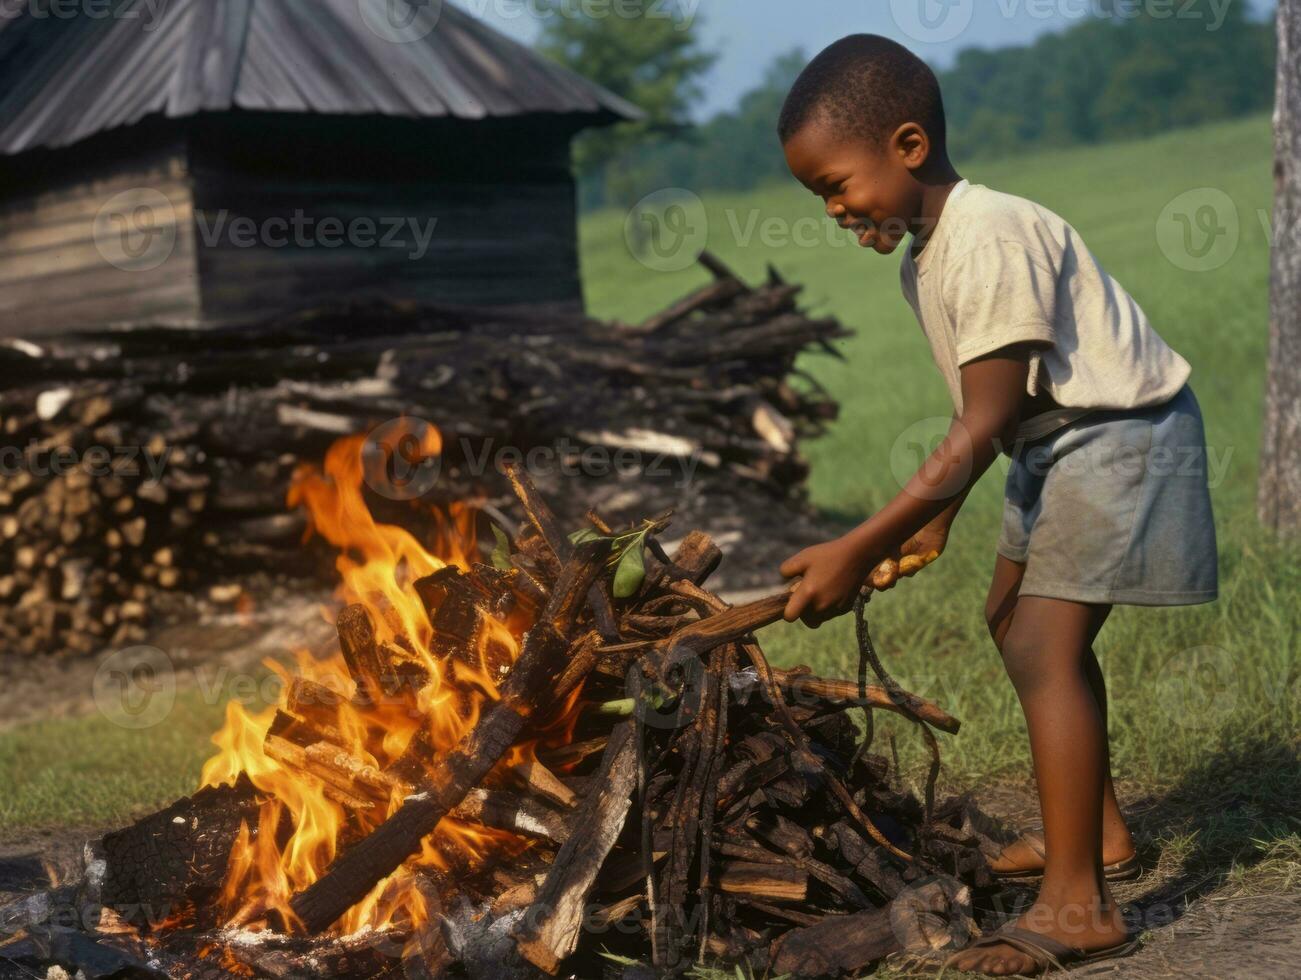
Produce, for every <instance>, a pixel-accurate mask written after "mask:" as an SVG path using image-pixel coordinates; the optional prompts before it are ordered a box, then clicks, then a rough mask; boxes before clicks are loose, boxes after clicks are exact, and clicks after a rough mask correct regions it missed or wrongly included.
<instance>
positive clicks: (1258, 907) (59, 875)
mask: <svg viewBox="0 0 1301 980" xmlns="http://www.w3.org/2000/svg"><path fill="white" fill-rule="evenodd" d="M106 829H110V828H93V827H79V828H71V829H60V830H55V831H47V832H44V833H41V834H38V835H28V836H20V837H11V838H9V839H7V840H3V839H0V906H2V905H4V904H5V903H6V902H8V901H10V900H11V899H14V898H18V897H20V896H21V895H22V894H24V893H26V892H28V891H31V890H34V889H38V888H47V887H49V886H50V884H51V883H52V881H53V882H57V881H60V880H67V878H68V877H69V876H72V875H75V874H76V873H77V872H78V870H79V867H80V857H79V856H80V854H81V848H82V844H83V843H84V842H85V841H86V840H88V839H90V838H92V837H95V836H97V834H99V833H102V832H103V831H104V830H106ZM1162 891H1163V889H1162V886H1161V883H1160V882H1153V881H1152V879H1151V876H1147V877H1145V878H1144V879H1140V880H1139V881H1137V882H1133V883H1130V884H1127V885H1124V886H1121V888H1120V889H1118V897H1120V898H1121V899H1122V900H1123V901H1126V902H1132V903H1134V907H1135V909H1136V911H1137V912H1138V913H1139V914H1141V915H1145V916H1147V917H1148V921H1149V924H1150V925H1151V928H1150V929H1149V931H1148V932H1147V933H1146V936H1145V939H1144V943H1143V947H1142V949H1141V950H1140V951H1139V952H1138V953H1136V954H1135V955H1134V956H1132V957H1130V958H1129V959H1127V960H1122V961H1116V962H1112V963H1105V964H1099V965H1097V966H1094V967H1086V968H1083V969H1080V970H1076V971H1073V975H1074V976H1078V977H1109V978H1110V977H1114V978H1122V980H1158V978H1176V977H1177V978H1197V980H1203V978H1204V980H1231V978H1238V977H1244V978H1246V977H1250V978H1252V980H1266V978H1275V977H1277V978H1280V980H1281V978H1288V980H1291V978H1294V977H1296V976H1297V975H1298V964H1301V891H1294V892H1289V893H1286V894H1280V895H1257V896H1251V897H1243V898H1224V899H1221V898H1217V897H1216V895H1215V893H1214V892H1211V893H1209V894H1206V895H1203V896H1201V897H1200V898H1196V899H1193V900H1192V901H1191V902H1190V903H1189V904H1188V905H1186V906H1184V905H1182V904H1181V903H1179V902H1174V903H1167V902H1165V901H1164V900H1163V899H1161V897H1160V896H1161V893H1162ZM1152 896H1156V900H1155V901H1154V900H1152ZM1171 919H1173V921H1170V920H1171ZM1158 923H1160V924H1158Z"/></svg>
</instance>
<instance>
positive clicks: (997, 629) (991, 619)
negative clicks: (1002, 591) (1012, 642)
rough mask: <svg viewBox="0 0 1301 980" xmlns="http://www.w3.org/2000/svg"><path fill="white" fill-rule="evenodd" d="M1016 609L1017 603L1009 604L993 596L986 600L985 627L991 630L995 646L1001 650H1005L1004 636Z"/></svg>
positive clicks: (990, 633)
mask: <svg viewBox="0 0 1301 980" xmlns="http://www.w3.org/2000/svg"><path fill="white" fill-rule="evenodd" d="M1015 608H1016V603H1015V602H1013V603H1008V602H1007V601H1006V600H1005V599H1002V598H999V597H995V596H992V595H991V596H990V597H989V598H988V599H986V600H985V625H986V626H987V627H988V628H989V635H990V636H991V637H993V639H994V645H995V646H997V647H998V648H999V649H1000V650H1002V648H1003V636H1004V634H1006V633H1007V631H1008V627H1009V625H1010V622H1011V619H1012V610H1013V609H1015Z"/></svg>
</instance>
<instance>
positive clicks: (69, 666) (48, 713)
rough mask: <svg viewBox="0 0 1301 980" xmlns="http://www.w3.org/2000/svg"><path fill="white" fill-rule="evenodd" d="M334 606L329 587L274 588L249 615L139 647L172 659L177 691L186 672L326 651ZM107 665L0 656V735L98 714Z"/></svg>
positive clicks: (189, 626)
mask: <svg viewBox="0 0 1301 980" xmlns="http://www.w3.org/2000/svg"><path fill="white" fill-rule="evenodd" d="M329 601H330V590H329V589H326V588H320V589H318V590H316V591H310V590H300V589H283V588H281V589H275V590H272V591H269V592H267V593H265V594H260V595H259V596H258V597H257V601H256V603H255V605H254V608H253V609H252V610H250V611H246V612H236V611H233V610H230V611H224V612H217V613H215V614H213V615H208V616H205V617H204V618H202V619H201V620H194V621H187V622H182V623H178V624H175V625H170V626H160V627H158V628H156V629H154V630H153V631H151V633H150V635H149V636H148V638H147V639H146V640H145V641H144V644H142V645H147V646H152V647H157V648H158V649H159V650H162V651H164V652H165V653H166V654H167V656H168V658H169V659H170V660H171V662H172V665H173V666H174V668H175V675H176V679H177V683H178V687H179V686H180V685H183V684H184V683H186V681H187V679H189V680H190V681H191V682H192V681H193V679H194V678H196V677H197V676H198V671H197V670H193V669H189V668H198V667H203V668H205V669H208V670H210V671H215V670H218V669H220V668H222V667H225V668H227V669H229V670H230V671H244V670H247V669H249V668H250V667H252V666H254V665H256V664H258V663H261V662H262V661H263V660H265V659H266V658H267V657H274V658H276V659H283V658H284V657H285V656H286V654H288V653H289V652H290V651H292V650H295V649H300V648H303V647H307V648H310V649H313V650H318V649H321V648H322V647H324V646H326V645H328V644H329V643H330V642H331V641H332V638H333V637H334V628H333V627H332V626H331V625H330V624H329V623H328V622H326V620H325V617H324V616H323V615H322V614H321V612H320V610H321V608H322V606H324V605H325V604H326V603H327V602H329ZM106 652H107V651H106ZM102 663H103V658H102V657H85V658H68V659H59V658H53V657H49V658H34V659H33V658H14V657H0V731H4V730H5V729H7V728H16V727H18V726H19V725H23V724H25V723H28V722H31V721H35V720H37V719H47V718H69V717H75V716H78V715H84V714H88V713H90V712H93V711H94V710H95V701H94V681H95V675H96V672H97V671H98V670H99V669H100V665H101V664H102Z"/></svg>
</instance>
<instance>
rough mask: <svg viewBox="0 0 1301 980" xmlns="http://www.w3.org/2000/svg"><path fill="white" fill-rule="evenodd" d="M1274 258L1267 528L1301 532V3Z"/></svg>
mask: <svg viewBox="0 0 1301 980" xmlns="http://www.w3.org/2000/svg"><path fill="white" fill-rule="evenodd" d="M1276 113H1277V115H1276V117H1275V146H1276V151H1275V163H1274V191H1275V197H1274V254H1273V275H1272V283H1273V285H1272V289H1271V307H1272V314H1271V321H1270V331H1269V379H1268V381H1267V387H1266V394H1265V426H1264V429H1265V433H1264V444H1263V446H1262V447H1261V455H1260V494H1259V499H1258V509H1259V513H1260V520H1261V523H1263V524H1265V525H1266V526H1267V527H1271V528H1273V529H1274V530H1276V531H1278V532H1280V533H1286V532H1292V533H1295V532H1296V531H1297V530H1298V529H1301V372H1298V370H1297V364H1298V363H1301V0H1279V3H1278V107H1277V110H1276Z"/></svg>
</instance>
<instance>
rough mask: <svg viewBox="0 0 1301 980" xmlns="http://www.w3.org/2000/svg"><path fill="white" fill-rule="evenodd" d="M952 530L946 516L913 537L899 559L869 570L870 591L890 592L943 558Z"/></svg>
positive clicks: (899, 555)
mask: <svg viewBox="0 0 1301 980" xmlns="http://www.w3.org/2000/svg"><path fill="white" fill-rule="evenodd" d="M951 526H952V516H951V515H950V514H948V513H945V514H941V515H940V516H939V517H937V518H936V519H935V520H933V521H931V523H929V524H927V525H926V526H925V527H924V528H922V529H921V530H920V531H918V532H917V533H916V534H914V535H913V536H912V537H911V538H909V539H908V541H907V542H905V543H904V546H903V547H902V548H900V549H899V554H898V555H896V556H895V557H894V558H887V559H886V560H885V561H883V562H881V564H879V565H877V566H876V568H874V569H873V570H872V574H871V575H870V576H869V577H868V581H869V582H870V583H871V585H872V588H874V589H876V590H877V591H878V592H885V591H886V590H888V589H893V588H894V587H895V585H896V584H897V583H898V581H899V579H901V578H911V577H912V576H914V575H916V574H917V573H918V572H920V571H921V570H922V569H923V568H925V567H926V566H927V565H929V564H930V563H931V562H933V561H935V559H936V558H938V557H940V555H942V554H944V547H945V545H947V544H948V541H949V528H950V527H951Z"/></svg>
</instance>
